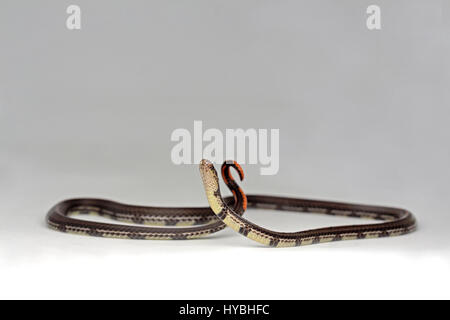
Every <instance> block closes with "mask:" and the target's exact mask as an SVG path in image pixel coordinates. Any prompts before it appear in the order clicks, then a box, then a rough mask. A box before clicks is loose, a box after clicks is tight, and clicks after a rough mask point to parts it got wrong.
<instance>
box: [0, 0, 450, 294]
mask: <svg viewBox="0 0 450 320" xmlns="http://www.w3.org/2000/svg"><path fill="white" fill-rule="evenodd" d="M373 3H374V2H373V1H370V2H369V1H344V2H343V1H339V2H336V1H320V2H317V1H286V0H283V1H276V2H273V1H260V0H258V1H256V0H255V1H245V2H242V1H226V2H225V1H210V0H208V1H170V2H167V1H162V0H161V1H127V2H125V1H114V2H112V1H95V2H92V1H84V0H83V1H77V4H78V5H80V6H81V8H82V30H80V31H69V30H67V29H66V28H65V19H66V16H67V15H66V13H65V10H66V8H67V6H68V5H69V4H72V2H69V1H39V3H37V2H36V3H34V2H33V3H32V2H29V1H2V2H1V3H0V146H1V149H0V218H1V221H0V297H1V298H186V299H197V298H210V299H212V298H232V299H239V298H247V299H251V298H252V299H260V298H261V299H263V298H264V299H272V298H273V299H281V298H288V299H294V298H449V296H450V295H449V292H448V291H449V290H448V288H449V287H450V276H449V270H450V268H449V267H450V250H449V249H450V248H449V247H450V246H449V245H450V243H449V241H450V236H449V232H448V230H449V224H450V223H449V222H450V218H449V214H450V206H449V204H448V203H449V202H448V199H449V190H450V170H449V163H450V152H449V148H448V141H449V138H450V129H449V126H448V120H449V117H450V112H449V111H448V106H449V102H450V99H449V93H448V83H449V72H448V71H449V63H448V56H449V49H450V46H449V41H448V34H449V32H448V31H449V30H448V29H449V28H448V27H449V23H448V9H449V8H448V5H447V4H446V2H444V1H395V2H392V1H378V2H376V3H377V4H379V5H380V7H381V9H382V30H380V31H368V30H367V28H366V23H365V19H366V14H365V10H366V8H367V6H368V5H369V4H373ZM194 120H202V121H203V122H204V125H205V127H207V128H211V127H213V128H219V129H225V128H239V127H241V128H266V129H270V128H278V129H280V148H281V149H280V172H279V174H278V175H275V176H260V175H259V168H258V167H257V166H250V165H247V166H244V170H245V171H246V180H245V182H244V183H243V185H242V187H243V189H244V190H245V192H247V193H252V194H254V193H262V194H278V195H289V196H296V197H304V198H319V199H330V200H335V201H351V202H357V203H368V204H379V205H387V206H398V207H405V208H407V209H409V210H411V211H412V212H413V213H414V214H415V216H416V217H417V218H418V222H419V229H418V231H417V232H415V233H413V234H410V235H406V236H402V237H396V238H384V239H373V240H364V241H347V242H337V243H329V244H321V245H316V246H309V247H299V248H289V249H274V248H265V247H262V246H260V245H258V244H256V243H253V242H252V241H250V240H248V239H246V238H244V237H242V236H240V235H238V234H236V233H234V232H233V231H231V230H224V231H222V232H220V233H218V234H215V235H212V236H210V237H208V238H205V239H199V240H194V241H132V240H118V239H103V238H90V237H82V236H75V235H69V234H64V233H58V232H55V231H52V230H49V229H48V228H47V227H46V225H45V222H44V217H45V214H46V212H47V211H48V210H49V209H50V207H51V206H53V205H54V204H55V203H56V202H58V201H60V200H63V199H66V198H71V197H102V198H107V199H113V200H116V201H121V202H126V203H133V204H142V205H154V206H157V205H166V206H177V205H179V206H199V205H200V206H201V205H204V206H206V205H207V201H206V199H205V196H204V192H203V189H202V185H201V181H200V176H199V173H198V169H197V166H195V165H186V166H175V165H173V164H172V163H171V162H170V149H171V147H172V146H173V144H172V143H171V142H170V134H171V132H172V131H173V130H174V129H176V128H187V129H190V130H192V125H193V121H194ZM248 218H249V219H250V220H252V221H255V222H257V223H259V224H261V225H263V226H266V227H271V228H273V229H276V230H286V231H294V230H302V229H307V228H312V227H323V226H328V225H338V224H346V223H360V221H359V220H352V219H345V218H337V217H330V216H324V217H320V216H312V215H308V214H294V213H280V212H275V211H273V212H272V211H261V210H258V211H256V210H255V211H249V212H248Z"/></svg>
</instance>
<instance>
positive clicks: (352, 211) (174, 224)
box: [47, 160, 416, 247]
mask: <svg viewBox="0 0 450 320" xmlns="http://www.w3.org/2000/svg"><path fill="white" fill-rule="evenodd" d="M230 168H234V169H236V170H237V172H238V174H239V177H240V180H243V178H244V173H243V171H242V168H241V167H240V165H239V164H237V163H236V162H233V161H226V162H225V163H224V164H223V165H222V170H221V173H222V178H223V180H224V182H225V184H226V185H227V187H228V188H229V189H230V190H231V192H232V194H233V197H228V198H225V199H224V198H222V196H221V194H220V188H219V179H218V175H217V172H216V170H215V168H214V166H213V164H212V163H210V162H209V161H207V160H202V161H201V163H200V173H201V176H202V181H203V185H204V188H205V191H206V195H207V198H208V202H209V205H210V208H208V207H199V208H187V207H173V208H170V207H144V206H132V205H125V204H121V203H117V202H113V201H109V200H102V199H72V200H65V201H62V202H60V203H58V204H56V205H55V206H54V207H53V208H52V209H50V211H49V213H48V214H47V224H48V226H49V227H50V228H53V229H55V230H59V231H63V232H69V233H75V234H83V235H91V236H101V237H112V238H126V239H152V240H153V239H155V240H158V239H161V240H162V239H173V240H180V239H193V238H198V237H202V236H206V235H209V234H212V233H215V232H218V231H220V230H222V229H224V228H225V227H226V226H228V227H230V228H231V229H233V230H235V231H236V232H238V233H240V234H242V235H243V236H245V237H247V238H249V239H252V240H255V241H257V242H259V243H262V244H264V245H268V246H272V247H292V246H300V245H308V244H317V243H323V242H330V241H338V240H352V239H368V238H379V237H389V236H397V235H402V234H406V233H409V232H412V231H414V230H415V229H416V220H415V218H414V217H413V215H412V214H411V213H410V212H409V211H407V210H404V209H398V208H390V207H380V206H368V205H358V204H351V203H343V202H331V201H319V200H310V199H298V198H287V197H275V196H267V195H245V194H244V192H243V191H242V189H241V188H240V187H239V186H238V184H237V183H236V181H235V180H234V179H233V177H232V175H231V173H230ZM247 207H248V208H258V209H271V210H282V211H296V212H307V213H317V214H327V215H335V216H347V217H358V218H368V219H375V220H384V221H385V222H382V223H371V224H360V225H348V226H337V227H328V228H320V229H312V230H307V231H299V232H278V231H272V230H269V229H266V228H263V227H260V226H258V225H256V224H254V223H252V222H250V221H248V220H246V219H245V218H243V217H242V216H243V214H244V211H245V210H246V209H247ZM76 214H91V215H101V216H105V217H108V218H111V219H115V220H118V221H122V222H129V223H134V224H145V225H151V226H152V227H147V226H133V225H122V224H107V223H100V222H93V221H87V220H80V219H75V218H72V217H71V216H72V215H76Z"/></svg>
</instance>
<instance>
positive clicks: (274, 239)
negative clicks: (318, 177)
mask: <svg viewBox="0 0 450 320" xmlns="http://www.w3.org/2000/svg"><path fill="white" fill-rule="evenodd" d="M200 173H201V176H202V180H203V185H204V188H205V191H206V196H207V198H208V202H209V205H210V207H211V209H212V211H213V212H214V213H215V214H216V215H217V217H218V218H219V219H220V220H222V221H223V222H224V223H225V224H226V225H227V226H228V227H230V228H231V229H233V230H234V231H236V232H238V233H239V234H241V235H243V236H245V237H247V238H249V239H252V240H254V241H256V242H259V243H262V244H264V245H268V246H272V247H294V246H301V245H309V244H317V243H324V242H330V241H339V240H354V239H367V238H380V237H391V236H398V235H402V234H406V233H409V232H412V231H414V230H415V229H416V220H415V218H414V216H413V215H412V214H411V212H409V211H408V210H405V209H398V208H389V207H380V206H368V205H356V204H350V203H340V202H331V201H317V200H308V199H293V198H285V197H271V196H247V201H248V206H249V207H257V208H267V209H274V210H287V211H302V212H312V213H322V214H329V215H341V216H348V217H358V218H371V219H377V220H385V221H386V222H383V223H376V224H363V225H350V226H338V227H328V228H320V229H313V230H307V231H299V232H277V231H273V230H269V229H266V228H262V227H260V226H258V225H256V224H254V223H252V222H250V221H248V220H246V219H245V218H243V217H242V216H240V215H238V214H237V213H236V212H235V211H234V210H233V209H232V208H230V207H229V205H228V204H227V203H226V202H225V201H224V200H223V199H222V196H221V194H220V188H219V179H218V177H217V172H216V170H215V169H214V166H213V164H212V163H211V162H209V161H207V160H202V161H201V163H200Z"/></svg>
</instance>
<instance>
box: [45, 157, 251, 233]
mask: <svg viewBox="0 0 450 320" xmlns="http://www.w3.org/2000/svg"><path fill="white" fill-rule="evenodd" d="M231 168H234V169H235V170H237V171H238V173H239V176H240V178H241V179H244V172H243V170H242V167H241V166H240V165H239V164H238V163H237V162H234V161H225V162H224V163H223V165H222V178H223V180H224V182H225V184H226V185H227V186H228V188H229V189H230V190H231V192H232V193H233V197H227V198H225V199H224V201H225V202H226V203H228V204H229V205H231V206H233V210H234V211H235V212H236V213H237V214H243V213H244V211H245V209H246V206H247V199H246V196H245V194H244V192H243V191H242V189H241V188H240V187H239V185H238V184H237V183H236V182H235V181H234V179H233V177H232V175H231V173H230V169H231ZM78 215H91V216H102V217H105V218H110V219H113V220H117V221H121V222H126V223H132V224H141V225H146V226H133V225H125V224H112V223H102V222H97V221H87V220H84V219H78V218H74V216H78ZM46 222H47V225H48V227H50V228H51V229H54V230H57V231H62V232H66V233H73V234H79V235H88V236H98V237H105V238H122V239H146V240H184V239H194V238H199V237H202V236H206V235H208V234H212V233H215V232H218V231H220V230H222V229H224V228H225V227H226V225H225V224H224V223H223V222H221V221H220V219H218V218H217V217H216V216H215V215H214V213H213V212H212V210H211V209H210V208H209V207H192V208H190V207H149V206H136V205H128V204H123V203H119V202H115V201H111V200H105V199H95V198H78V199H68V200H63V201H61V202H59V203H57V204H56V205H54V206H53V207H52V208H51V209H50V210H49V212H48V213H47V216H46Z"/></svg>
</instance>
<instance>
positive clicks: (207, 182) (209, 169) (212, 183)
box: [200, 159, 222, 213]
mask: <svg viewBox="0 0 450 320" xmlns="http://www.w3.org/2000/svg"><path fill="white" fill-rule="evenodd" d="M200 175H201V176H202V181H203V187H204V188H205V192H206V197H207V198H208V202H209V205H210V207H211V209H212V210H213V211H214V212H215V213H217V212H220V211H221V210H222V198H221V196H220V191H219V178H218V177H217V171H216V169H215V168H214V165H213V164H212V163H211V162H210V161H208V160H206V159H203V160H202V161H200Z"/></svg>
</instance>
